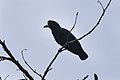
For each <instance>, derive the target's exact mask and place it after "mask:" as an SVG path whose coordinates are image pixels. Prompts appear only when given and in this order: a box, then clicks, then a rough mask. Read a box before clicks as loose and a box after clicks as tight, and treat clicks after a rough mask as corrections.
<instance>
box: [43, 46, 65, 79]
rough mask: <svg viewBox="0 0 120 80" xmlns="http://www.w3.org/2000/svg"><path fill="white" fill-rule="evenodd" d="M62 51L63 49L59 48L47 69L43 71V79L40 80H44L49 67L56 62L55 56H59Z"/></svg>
mask: <svg viewBox="0 0 120 80" xmlns="http://www.w3.org/2000/svg"><path fill="white" fill-rule="evenodd" d="M62 49H63V48H60V49H59V50H58V52H57V54H56V55H55V57H54V58H53V59H52V61H51V62H50V64H49V65H48V67H47V68H46V70H45V72H44V74H43V77H42V79H41V80H45V77H46V75H47V73H48V72H49V71H50V70H51V69H52V68H51V66H52V64H53V62H54V61H55V60H56V58H57V56H58V55H59V53H60V52H61V50H62Z"/></svg>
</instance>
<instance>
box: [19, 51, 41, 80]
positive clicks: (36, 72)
mask: <svg viewBox="0 0 120 80" xmlns="http://www.w3.org/2000/svg"><path fill="white" fill-rule="evenodd" d="M26 50H27V49H23V50H22V51H21V54H22V58H23V61H24V62H25V64H26V65H27V66H28V67H29V68H30V69H31V70H32V71H33V72H34V73H35V74H37V75H38V76H40V77H41V78H42V75H41V74H39V73H38V72H37V71H36V70H34V69H33V68H32V67H31V66H30V65H29V64H28V63H27V61H26V60H25V58H24V55H23V54H24V53H23V52H24V51H26Z"/></svg>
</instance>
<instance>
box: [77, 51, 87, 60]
mask: <svg viewBox="0 0 120 80" xmlns="http://www.w3.org/2000/svg"><path fill="white" fill-rule="evenodd" d="M78 56H79V57H80V59H81V60H86V59H87V58H88V55H87V54H86V53H85V51H81V53H80V54H79V55H78Z"/></svg>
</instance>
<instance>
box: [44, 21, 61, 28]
mask: <svg viewBox="0 0 120 80" xmlns="http://www.w3.org/2000/svg"><path fill="white" fill-rule="evenodd" d="M59 27H60V25H59V24H58V23H57V22H56V21H53V20H49V21H48V22H47V25H45V26H44V28H50V29H57V28H59Z"/></svg>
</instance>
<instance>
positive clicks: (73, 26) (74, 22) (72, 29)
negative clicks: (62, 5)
mask: <svg viewBox="0 0 120 80" xmlns="http://www.w3.org/2000/svg"><path fill="white" fill-rule="evenodd" d="M77 18H78V12H77V13H76V17H75V22H74V25H73V27H72V28H71V30H70V32H71V31H72V30H73V29H74V27H75V25H76V22H77Z"/></svg>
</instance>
